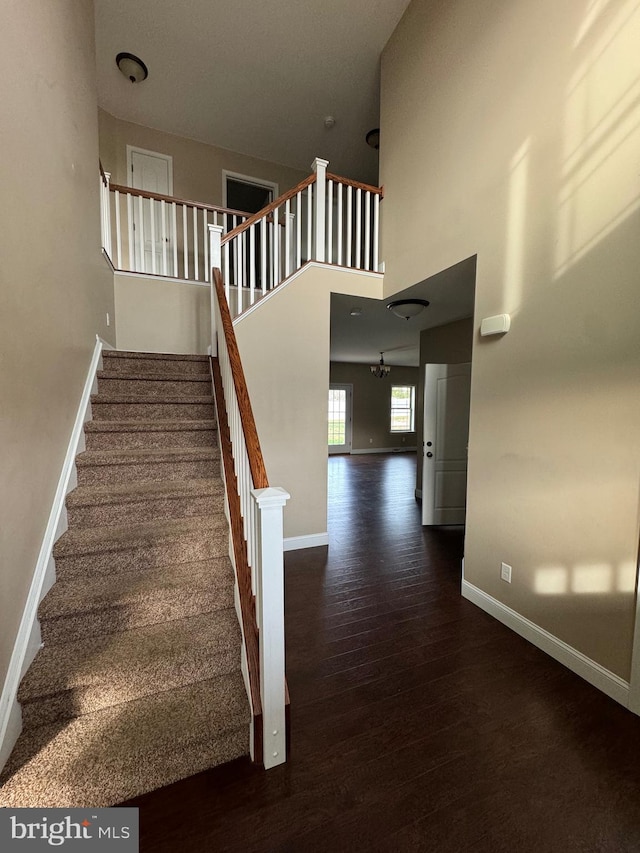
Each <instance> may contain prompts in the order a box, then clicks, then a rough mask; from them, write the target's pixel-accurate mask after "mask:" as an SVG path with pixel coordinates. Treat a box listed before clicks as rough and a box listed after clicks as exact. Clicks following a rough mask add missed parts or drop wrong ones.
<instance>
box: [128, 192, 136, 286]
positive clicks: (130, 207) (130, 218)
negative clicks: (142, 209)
mask: <svg viewBox="0 0 640 853" xmlns="http://www.w3.org/2000/svg"><path fill="white" fill-rule="evenodd" d="M127 226H128V227H127V231H128V235H129V269H130V270H132V271H133V270H135V268H136V260H135V258H136V256H135V244H134V234H133V198H132V197H131V193H127Z"/></svg>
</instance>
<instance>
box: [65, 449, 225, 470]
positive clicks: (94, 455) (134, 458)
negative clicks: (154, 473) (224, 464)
mask: <svg viewBox="0 0 640 853" xmlns="http://www.w3.org/2000/svg"><path fill="white" fill-rule="evenodd" d="M219 458H220V453H219V451H218V448H217V447H165V448H160V447H154V448H152V449H151V450H145V449H140V450H139V449H131V450H85V451H83V452H82V453H79V454H78V455H77V456H76V467H78V468H83V467H85V466H90V465H134V464H136V463H140V462H145V463H146V462H152V463H154V464H155V463H158V462H170V463H175V462H197V461H206V460H208V459H219Z"/></svg>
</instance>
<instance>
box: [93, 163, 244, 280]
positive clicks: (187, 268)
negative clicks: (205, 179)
mask: <svg viewBox="0 0 640 853" xmlns="http://www.w3.org/2000/svg"><path fill="white" fill-rule="evenodd" d="M110 177H111V176H110V175H109V173H108V172H104V171H103V170H102V167H101V168H100V201H101V206H100V214H101V223H102V247H103V249H104V250H105V251H106V253H107V254H108V255H109V258H110V259H111V262H112V264H113V266H114V267H115V268H116V269H118V270H123V271H125V272H139V273H144V274H145V275H161V276H167V277H170V278H179V279H184V280H186V281H202V282H205V283H208V282H209V280H210V275H211V264H210V262H209V225H216V226H221V227H222V231H223V233H224V234H226V233H227V232H228V231H232V230H233V229H234V228H236V227H237V226H238V225H241V224H242V223H243V222H244V221H245V220H246V219H247V218H248V217H249V214H248V213H244V212H242V211H240V210H232V209H230V208H227V207H219V206H217V205H213V204H203V203H202V202H199V201H189V200H187V199H184V198H176V197H175V196H169V195H162V194H160V193H153V192H147V191H146V190H137V189H134V188H133V187H124V186H120V185H119V184H112V183H111V181H110Z"/></svg>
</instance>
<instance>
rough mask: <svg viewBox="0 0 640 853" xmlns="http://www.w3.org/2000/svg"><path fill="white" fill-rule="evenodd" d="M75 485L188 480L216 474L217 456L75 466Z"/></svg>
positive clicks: (217, 475) (217, 467) (217, 474)
mask: <svg viewBox="0 0 640 853" xmlns="http://www.w3.org/2000/svg"><path fill="white" fill-rule="evenodd" d="M77 472H78V485H79V486H107V485H113V486H115V485H120V484H122V483H136V482H138V481H140V480H153V481H156V482H157V481H160V480H163V481H164V480H168V481H177V480H189V479H192V478H194V479H198V480H202V479H206V478H208V477H219V475H220V464H219V462H218V460H217V459H202V460H198V461H194V462H136V463H134V464H132V465H82V466H77Z"/></svg>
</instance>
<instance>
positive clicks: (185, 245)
mask: <svg viewBox="0 0 640 853" xmlns="http://www.w3.org/2000/svg"><path fill="white" fill-rule="evenodd" d="M182 256H183V257H182V260H183V264H184V269H183V270H182V273H183V278H189V232H188V230H187V205H186V204H183V205H182Z"/></svg>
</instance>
